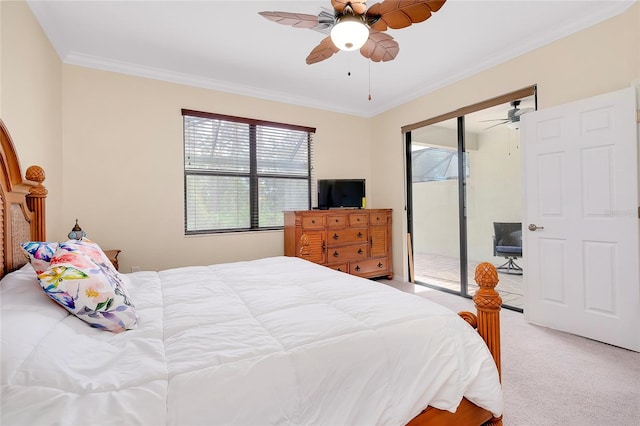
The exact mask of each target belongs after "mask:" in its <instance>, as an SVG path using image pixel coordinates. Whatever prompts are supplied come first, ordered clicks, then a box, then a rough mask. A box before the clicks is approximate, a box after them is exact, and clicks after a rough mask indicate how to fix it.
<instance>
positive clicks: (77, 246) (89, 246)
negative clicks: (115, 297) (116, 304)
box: [60, 238, 118, 275]
mask: <svg viewBox="0 0 640 426" xmlns="http://www.w3.org/2000/svg"><path fill="white" fill-rule="evenodd" d="M60 248H64V249H66V250H69V251H79V252H81V253H84V254H86V255H87V256H89V257H90V258H91V259H92V260H93V261H94V262H95V263H96V264H97V265H99V266H100V267H102V268H105V269H107V270H109V271H110V272H111V273H112V274H114V275H118V270H117V269H116V268H115V267H114V266H113V263H111V261H110V260H109V257H107V255H106V254H105V253H104V252H103V251H102V249H101V248H100V246H99V245H98V244H96V243H94V242H93V241H91V240H89V239H88V238H83V239H81V240H69V241H67V242H64V243H60Z"/></svg>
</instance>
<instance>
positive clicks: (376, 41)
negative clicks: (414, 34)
mask: <svg viewBox="0 0 640 426" xmlns="http://www.w3.org/2000/svg"><path fill="white" fill-rule="evenodd" d="M445 2H446V0H426V1H406V0H402V1H391V0H383V1H382V2H380V3H375V4H373V5H372V6H371V7H369V8H367V6H366V5H365V3H366V0H353V1H345V0H331V6H333V10H334V14H333V17H331V16H329V17H327V16H325V15H323V14H322V13H321V14H320V16H315V15H308V14H304V13H294V12H267V11H265V12H259V13H260V15H262V16H264V17H265V18H267V19H269V20H271V21H274V22H277V23H279V24H282V25H290V26H292V27H295V28H310V29H318V28H325V29H329V28H330V29H331V35H330V36H328V37H326V38H325V39H324V40H322V41H321V42H320V44H319V45H318V46H316V47H315V48H314V49H313V50H312V51H311V53H310V54H309V56H307V59H306V62H307V64H309V65H311V64H315V63H316V62H320V61H323V60H325V59H328V58H330V57H331V56H333V54H334V53H337V52H338V51H339V50H345V51H351V50H357V49H360V53H361V54H362V56H364V57H365V58H368V59H371V60H372V61H374V62H380V61H383V62H386V61H390V60H392V59H395V57H396V56H397V55H398V52H399V51H400V47H399V46H398V43H397V42H396V41H395V40H394V39H393V37H391V36H390V35H389V34H386V33H384V32H383V31H386V30H387V29H389V28H392V29H400V28H405V27H408V26H410V25H411V24H416V23H419V22H422V21H425V20H427V19H429V17H431V14H432V13H433V12H437V11H438V10H440V8H441V7H442V5H444V3H445Z"/></svg>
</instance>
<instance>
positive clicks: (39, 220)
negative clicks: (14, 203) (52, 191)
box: [26, 166, 49, 241]
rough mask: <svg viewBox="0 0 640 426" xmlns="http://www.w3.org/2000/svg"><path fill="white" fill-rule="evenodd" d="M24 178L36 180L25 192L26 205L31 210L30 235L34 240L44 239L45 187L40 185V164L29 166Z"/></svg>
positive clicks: (45, 236) (42, 178) (46, 192)
mask: <svg viewBox="0 0 640 426" xmlns="http://www.w3.org/2000/svg"><path fill="white" fill-rule="evenodd" d="M26 178H27V180H29V181H33V182H36V183H37V185H34V186H32V187H31V188H29V193H28V194H27V197H26V198H27V206H28V207H29V210H31V211H32V212H33V215H34V217H33V221H32V222H31V235H32V238H33V239H34V240H36V241H46V239H47V231H46V226H45V224H46V217H45V216H46V212H45V199H46V198H47V194H48V192H49V191H47V188H45V187H44V186H43V185H42V182H44V179H45V176H44V170H43V169H42V167H40V166H31V167H29V168H28V169H27V173H26Z"/></svg>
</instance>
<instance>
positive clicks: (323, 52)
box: [307, 36, 340, 65]
mask: <svg viewBox="0 0 640 426" xmlns="http://www.w3.org/2000/svg"><path fill="white" fill-rule="evenodd" d="M339 50H340V49H338V48H337V47H336V45H335V44H333V42H332V41H331V36H329V37H326V38H325V39H324V40H322V41H321V42H320V44H319V45H317V46H316V47H315V48H314V49H313V50H312V51H311V53H309V56H307V64H309V65H311V64H315V63H316V62H320V61H324V60H325V59H328V58H330V57H332V56H333V54H334V53H337V52H338V51H339Z"/></svg>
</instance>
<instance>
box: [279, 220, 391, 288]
mask: <svg viewBox="0 0 640 426" xmlns="http://www.w3.org/2000/svg"><path fill="white" fill-rule="evenodd" d="M284 254H285V256H297V257H301V258H303V259H307V260H310V261H311V262H315V263H318V264H320V265H325V266H328V267H329V268H333V269H336V270H338V271H342V272H347V273H349V274H353V275H358V276H361V277H365V278H373V277H382V276H386V277H387V278H389V279H392V278H393V272H392V262H391V209H356V210H350V209H338V210H300V211H289V212H284Z"/></svg>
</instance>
